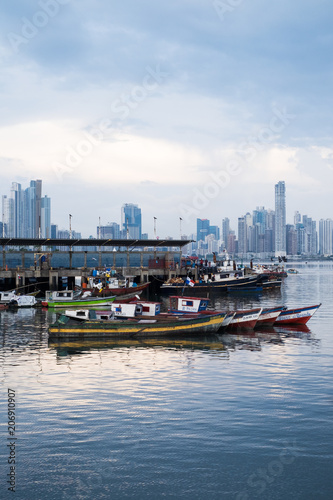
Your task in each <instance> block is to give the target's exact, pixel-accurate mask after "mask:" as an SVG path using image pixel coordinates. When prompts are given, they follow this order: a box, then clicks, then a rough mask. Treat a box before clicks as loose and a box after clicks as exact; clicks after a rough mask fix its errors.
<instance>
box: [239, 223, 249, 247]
mask: <svg viewBox="0 0 333 500" xmlns="http://www.w3.org/2000/svg"><path fill="white" fill-rule="evenodd" d="M247 247H248V245H247V225H246V217H239V218H238V253H239V254H240V255H242V254H245V253H246V252H247Z"/></svg>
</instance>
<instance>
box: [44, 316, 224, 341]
mask: <svg viewBox="0 0 333 500" xmlns="http://www.w3.org/2000/svg"><path fill="white" fill-rule="evenodd" d="M224 317H225V313H221V314H212V315H204V316H202V315H200V316H199V317H195V318H192V317H191V318H184V317H182V318H177V317H173V318H163V319H162V320H156V319H154V320H139V321H136V320H120V321H119V320H115V321H93V320H92V321H83V322H81V323H80V322H78V321H75V320H72V319H70V318H66V317H64V316H61V317H60V318H59V319H58V321H57V322H56V323H54V324H53V325H50V327H49V338H50V339H70V338H75V339H77V338H144V337H160V336H182V335H185V336H187V335H189V334H191V335H193V334H200V335H206V334H213V333H216V332H217V331H218V329H219V328H220V326H221V324H222V322H223V319H224Z"/></svg>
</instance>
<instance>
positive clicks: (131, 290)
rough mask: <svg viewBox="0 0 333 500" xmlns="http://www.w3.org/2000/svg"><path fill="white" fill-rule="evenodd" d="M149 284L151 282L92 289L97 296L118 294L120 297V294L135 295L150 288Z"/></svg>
mask: <svg viewBox="0 0 333 500" xmlns="http://www.w3.org/2000/svg"><path fill="white" fill-rule="evenodd" d="M149 285H150V282H147V283H143V284H142V285H138V286H131V287H120V288H117V287H114V288H112V287H111V288H103V289H102V290H101V291H100V292H99V291H98V290H96V289H93V290H91V291H92V293H93V294H94V295H95V296H98V297H101V296H102V297H107V296H109V295H117V296H118V297H119V296H122V295H128V294H133V295H135V294H137V295H138V294H140V293H141V292H143V290H145V289H146V288H148V286H149ZM87 290H89V289H87Z"/></svg>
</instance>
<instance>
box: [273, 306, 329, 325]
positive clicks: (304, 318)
mask: <svg viewBox="0 0 333 500" xmlns="http://www.w3.org/2000/svg"><path fill="white" fill-rule="evenodd" d="M320 306H321V304H317V305H315V306H309V307H299V308H296V309H285V310H284V311H282V312H281V313H280V315H279V316H278V317H277V319H276V321H275V323H274V326H283V325H305V324H306V323H307V322H308V321H309V319H310V318H311V317H312V316H313V315H314V313H315V312H316V311H317V309H318V308H319V307H320Z"/></svg>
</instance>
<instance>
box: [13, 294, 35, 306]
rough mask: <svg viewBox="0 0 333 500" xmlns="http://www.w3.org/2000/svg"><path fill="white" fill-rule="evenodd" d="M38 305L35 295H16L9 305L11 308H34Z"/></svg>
mask: <svg viewBox="0 0 333 500" xmlns="http://www.w3.org/2000/svg"><path fill="white" fill-rule="evenodd" d="M36 304H37V300H36V297H35V296H34V295H16V297H15V298H12V299H11V300H10V301H9V303H8V307H9V308H17V307H34V306H35V305H36Z"/></svg>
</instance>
